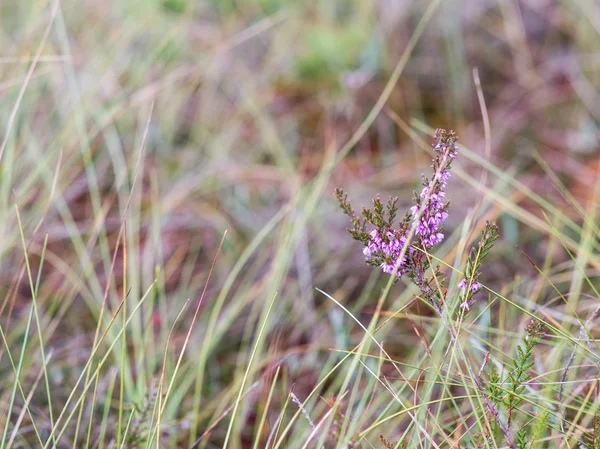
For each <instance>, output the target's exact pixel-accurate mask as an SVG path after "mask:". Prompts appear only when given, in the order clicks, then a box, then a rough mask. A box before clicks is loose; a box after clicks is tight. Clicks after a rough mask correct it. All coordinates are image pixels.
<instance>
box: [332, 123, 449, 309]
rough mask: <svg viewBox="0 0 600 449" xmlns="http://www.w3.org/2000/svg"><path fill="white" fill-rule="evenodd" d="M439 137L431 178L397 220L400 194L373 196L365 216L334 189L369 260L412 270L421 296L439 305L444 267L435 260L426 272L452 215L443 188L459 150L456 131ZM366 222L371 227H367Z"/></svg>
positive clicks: (392, 269)
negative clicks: (439, 265)
mask: <svg viewBox="0 0 600 449" xmlns="http://www.w3.org/2000/svg"><path fill="white" fill-rule="evenodd" d="M435 139H436V144H435V145H434V147H433V150H434V151H435V154H436V156H435V158H434V159H433V163H432V165H431V168H432V169H433V174H432V176H431V179H429V178H426V177H425V176H423V189H422V190H421V192H420V194H417V193H415V197H414V202H415V205H414V206H412V207H411V208H410V210H409V211H407V212H405V214H404V216H403V217H402V219H400V220H399V222H398V224H397V225H396V224H395V219H396V215H397V212H398V208H397V202H398V198H397V197H396V198H392V197H390V199H389V200H388V201H387V204H386V206H385V207H384V205H383V203H382V201H381V199H380V198H379V196H378V197H377V198H375V199H374V200H373V207H372V209H367V208H363V209H362V218H361V217H359V216H357V215H356V214H355V212H354V210H353V209H352V206H351V205H350V203H349V202H348V197H347V195H346V194H345V193H344V191H343V190H342V189H337V190H336V192H335V195H336V197H337V199H338V201H339V203H340V207H341V208H342V210H343V211H344V213H345V214H346V215H348V216H349V217H350V219H351V221H352V228H350V229H348V232H349V233H350V235H351V236H352V238H353V239H354V240H358V241H359V242H361V243H362V244H363V246H364V249H363V254H364V256H365V261H366V262H367V263H368V264H369V265H372V266H378V267H381V269H382V270H383V272H384V273H388V274H392V275H394V276H396V277H400V276H403V275H406V276H408V278H409V279H410V280H411V281H413V282H414V283H415V284H416V285H417V287H419V289H420V291H421V294H422V297H423V299H425V300H426V301H429V302H430V303H431V304H432V305H434V306H435V307H436V308H437V309H438V310H441V306H442V303H443V301H444V298H443V296H442V294H441V293H440V287H442V286H443V280H440V278H439V275H440V274H441V272H440V271H439V267H437V266H436V267H435V268H434V269H433V273H432V274H431V275H430V276H428V275H427V273H428V270H429V268H430V267H431V258H430V257H429V250H430V249H431V248H432V247H434V246H435V245H437V244H439V243H440V242H441V241H442V240H444V234H443V233H442V223H443V222H444V221H445V220H446V218H448V206H449V203H448V202H446V201H445V197H446V192H445V189H446V186H447V182H448V180H449V179H450V169H451V168H452V161H453V160H454V159H455V158H456V155H457V151H456V136H455V134H454V132H453V131H446V130H444V129H438V130H437V131H436V133H435ZM367 226H369V227H372V228H373V229H371V230H367Z"/></svg>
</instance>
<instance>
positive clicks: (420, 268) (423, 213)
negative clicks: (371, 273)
mask: <svg viewBox="0 0 600 449" xmlns="http://www.w3.org/2000/svg"><path fill="white" fill-rule="evenodd" d="M435 139H436V142H435V144H434V145H433V151H434V153H435V157H434V159H433V163H432V165H431V168H432V170H433V174H432V176H431V179H429V178H426V177H424V176H423V189H422V191H421V192H420V194H416V193H415V195H414V202H415V205H414V206H412V207H411V208H410V210H408V211H407V212H405V214H404V216H403V218H402V219H400V220H399V221H398V224H396V223H395V218H396V215H397V211H398V208H397V202H398V198H397V197H395V198H394V197H390V199H389V200H388V201H387V203H386V205H385V206H384V204H383V202H382V201H381V199H380V197H379V196H377V197H376V198H375V199H374V200H373V207H372V208H371V209H367V208H363V209H362V213H361V215H362V217H359V216H358V215H356V213H355V212H354V209H353V208H352V206H351V205H350V202H349V201H348V197H347V195H346V194H345V193H344V191H343V190H342V189H336V191H335V195H336V198H337V200H338V202H339V204H340V207H341V209H342V210H343V212H344V213H345V214H346V215H347V216H349V217H350V219H351V223H352V227H351V228H349V229H348V232H349V233H350V235H351V236H352V238H353V239H354V240H357V241H359V242H361V243H362V245H363V247H364V249H363V255H364V256H365V262H366V263H367V264H369V265H371V266H375V267H379V268H381V269H382V270H383V272H384V273H388V274H391V275H392V276H394V281H397V280H398V279H399V278H400V277H401V276H403V275H406V276H407V277H408V278H409V279H410V280H411V281H412V282H413V283H414V284H415V285H416V286H417V288H418V289H419V296H420V298H421V299H423V300H425V301H426V302H427V303H429V304H430V305H431V306H432V307H433V309H434V310H435V311H436V312H437V314H438V315H439V317H440V318H441V322H442V323H443V324H444V325H445V327H446V328H447V331H448V333H449V335H450V340H451V341H452V343H453V344H455V345H457V338H458V335H457V332H456V330H455V326H454V324H453V323H451V322H449V321H447V316H446V313H445V310H444V307H445V306H446V301H447V291H446V290H445V289H443V286H444V284H445V278H444V276H443V273H442V271H441V270H440V267H439V265H435V266H434V267H432V263H431V261H432V257H431V255H430V252H429V251H430V250H432V249H433V247H434V246H435V245H436V244H438V243H440V242H441V241H442V240H443V239H444V234H443V233H442V226H441V225H442V223H443V222H444V221H445V220H446V218H447V217H448V208H449V202H447V201H445V188H446V185H447V182H448V180H449V179H450V170H451V168H452V167H451V164H452V162H453V160H454V159H455V158H456V156H457V149H456V140H457V138H456V135H455V134H454V132H452V131H446V130H444V129H438V130H437V131H436V132H435ZM499 237H500V234H499V229H498V226H497V225H496V224H494V223H490V222H489V221H488V222H486V223H485V226H484V228H483V230H482V232H481V237H480V240H479V242H478V244H477V245H476V246H474V247H473V248H472V249H471V251H470V253H469V255H468V257H467V260H466V267H465V269H464V275H463V277H462V278H461V280H460V281H459V282H458V285H457V287H458V298H459V310H460V311H461V312H460V314H461V317H460V319H461V320H462V319H464V318H465V316H466V315H467V314H468V313H469V312H470V311H471V306H472V305H473V303H474V302H475V300H476V294H477V293H478V292H479V291H480V290H481V289H482V287H483V285H482V284H481V281H480V277H481V270H482V266H483V263H484V261H485V259H486V258H487V257H488V255H489V253H490V250H491V249H492V248H493V246H494V243H495V242H496V241H497V240H498V239H499ZM542 328H543V325H542V324H541V322H540V321H539V320H538V319H534V320H532V321H531V323H530V324H529V325H528V326H527V329H526V336H525V338H524V339H523V342H522V344H521V345H519V346H517V354H516V356H515V358H514V359H513V365H512V368H511V369H510V370H509V372H508V374H507V375H506V377H505V378H502V377H501V376H500V374H498V372H497V370H496V369H495V368H493V369H492V370H491V373H490V375H489V379H488V380H487V381H486V380H485V379H484V378H483V377H482V372H483V369H484V368H485V365H487V364H488V362H489V357H490V353H489V352H488V354H487V355H486V358H485V360H484V362H483V365H482V367H481V369H480V370H479V373H478V374H476V373H475V370H474V369H473V367H472V366H471V365H470V364H469V362H468V361H467V359H466V358H465V364H466V366H467V371H468V373H469V375H470V376H471V378H472V380H473V382H474V384H475V386H476V388H477V389H478V390H479V391H480V392H481V393H482V394H483V395H485V396H487V397H485V396H484V398H483V404H484V405H485V407H486V409H487V411H488V415H489V416H490V417H491V420H492V422H493V427H495V428H497V429H499V430H500V438H499V439H498V441H496V439H497V438H496V434H495V431H494V428H493V427H490V426H488V427H485V428H484V429H483V431H482V432H481V433H478V434H476V435H475V436H474V438H473V442H472V444H473V447H476V448H484V447H488V446H489V445H490V444H494V445H496V444H499V445H503V444H507V445H508V446H509V447H511V448H513V449H526V448H528V447H529V442H530V438H531V436H532V435H533V434H535V435H537V434H538V433H539V428H540V424H539V423H537V426H535V425H533V424H530V425H524V426H522V427H520V428H519V429H516V430H515V429H513V416H514V414H515V413H516V411H517V410H518V407H519V405H520V404H521V403H522V401H523V394H524V392H525V389H526V387H527V382H528V381H529V380H530V379H531V375H530V370H531V368H532V367H533V361H532V353H533V350H534V348H535V347H536V346H537V345H538V344H539V343H540V342H541V340H542V337H543V332H542ZM534 418H535V417H534ZM537 418H538V420H539V421H541V422H542V426H543V425H544V424H546V423H547V421H548V419H549V417H548V414H547V413H546V412H543V413H540V416H539V417H537ZM533 422H536V421H535V420H534V421H533ZM381 441H382V442H383V444H384V446H385V447H392V445H391V443H389V441H388V440H387V439H385V438H384V437H381Z"/></svg>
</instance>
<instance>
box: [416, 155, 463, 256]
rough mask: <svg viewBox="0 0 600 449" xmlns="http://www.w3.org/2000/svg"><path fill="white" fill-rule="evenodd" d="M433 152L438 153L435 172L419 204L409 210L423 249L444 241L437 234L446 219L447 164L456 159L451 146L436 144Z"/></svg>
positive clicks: (448, 175)
mask: <svg viewBox="0 0 600 449" xmlns="http://www.w3.org/2000/svg"><path fill="white" fill-rule="evenodd" d="M434 150H435V151H436V152H437V153H439V156H438V158H439V159H436V163H434V169H436V172H435V174H434V177H433V179H432V180H431V182H429V183H428V184H427V185H426V186H425V187H423V190H422V191H421V195H419V198H420V199H421V201H420V202H419V204H416V205H414V206H413V207H411V208H410V211H411V213H412V214H413V217H414V220H415V224H416V231H415V233H416V234H417V236H419V237H420V240H421V244H422V245H423V247H424V248H431V247H432V246H434V245H437V244H438V243H440V242H441V241H442V240H444V234H443V233H441V232H439V228H440V225H441V224H442V222H443V221H444V220H446V218H448V212H447V211H446V203H445V202H444V201H445V198H446V192H445V189H446V185H447V182H448V179H450V172H449V171H448V166H449V162H450V161H451V160H452V159H454V158H455V157H456V150H455V149H454V147H453V146H451V147H450V146H446V145H444V144H442V143H438V144H437V145H436V146H435V147H434Z"/></svg>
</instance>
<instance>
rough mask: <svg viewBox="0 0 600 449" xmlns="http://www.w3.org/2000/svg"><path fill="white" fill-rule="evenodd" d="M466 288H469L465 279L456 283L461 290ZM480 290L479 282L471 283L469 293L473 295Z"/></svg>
mask: <svg viewBox="0 0 600 449" xmlns="http://www.w3.org/2000/svg"><path fill="white" fill-rule="evenodd" d="M468 286H469V281H468V280H467V279H463V280H462V281H460V282H459V283H458V288H460V289H461V290H465V289H466V288H467V287H468ZM480 288H481V284H480V283H479V282H473V283H472V284H471V291H472V292H473V293H475V292H477V291H479V289H480Z"/></svg>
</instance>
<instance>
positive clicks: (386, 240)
mask: <svg viewBox="0 0 600 449" xmlns="http://www.w3.org/2000/svg"><path fill="white" fill-rule="evenodd" d="M369 235H370V236H371V238H370V240H369V244H368V245H367V246H365V248H364V249H363V254H364V255H365V257H366V258H367V259H371V260H373V259H375V260H377V259H379V260H382V261H383V262H382V263H381V268H382V269H383V271H384V272H385V273H388V274H392V273H393V272H394V268H395V267H396V264H398V271H397V272H396V274H397V276H402V274H404V272H405V271H404V269H403V268H404V267H405V265H406V254H408V253H410V254H412V252H413V251H414V248H409V249H407V250H405V251H404V253H405V254H404V255H403V256H402V257H400V255H401V254H402V248H404V246H405V245H406V236H403V235H400V236H398V235H397V233H394V232H391V231H387V232H386V233H385V235H384V236H383V237H382V236H381V235H379V232H378V231H377V229H374V230H372V231H371V232H370V234H369Z"/></svg>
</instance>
